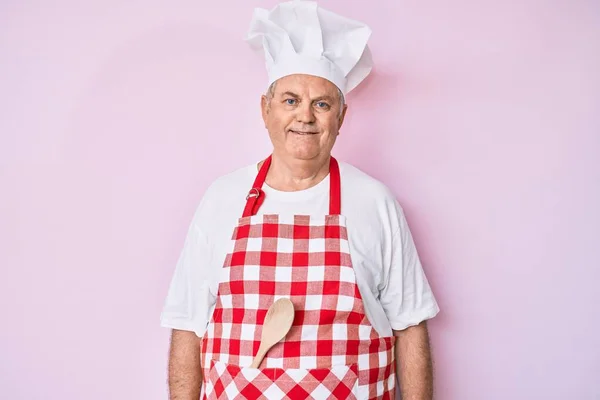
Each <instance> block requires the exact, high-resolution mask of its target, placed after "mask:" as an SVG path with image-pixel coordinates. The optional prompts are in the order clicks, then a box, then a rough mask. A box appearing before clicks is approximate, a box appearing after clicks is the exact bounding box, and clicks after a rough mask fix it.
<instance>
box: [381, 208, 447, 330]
mask: <svg viewBox="0 0 600 400" xmlns="http://www.w3.org/2000/svg"><path fill="white" fill-rule="evenodd" d="M398 223H399V226H398V228H397V230H396V232H395V233H394V236H393V238H392V247H391V252H392V254H391V257H390V265H389V266H388V267H389V269H388V270H387V271H386V275H387V276H386V278H385V284H384V286H383V288H382V289H381V290H380V293H379V296H380V302H381V305H382V307H383V309H384V311H385V313H386V316H387V318H388V320H389V321H390V325H391V327H392V329H394V330H403V329H406V328H408V327H410V326H413V325H418V324H419V323H421V322H423V321H425V320H427V319H430V318H433V317H434V316H435V315H437V313H438V312H439V307H438V304H437V302H436V299H435V297H434V294H433V292H432V290H431V287H430V286H429V282H428V280H427V277H426V276H425V272H424V271H423V267H422V265H421V261H420V259H419V255H418V253H417V249H416V247H415V243H414V240H413V237H412V234H411V232H410V229H409V227H408V223H407V221H406V218H405V216H404V213H403V211H402V209H399V210H398Z"/></svg>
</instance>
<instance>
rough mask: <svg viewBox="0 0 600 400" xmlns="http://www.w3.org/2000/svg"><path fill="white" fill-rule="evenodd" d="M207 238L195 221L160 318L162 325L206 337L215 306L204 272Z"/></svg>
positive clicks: (186, 239)
mask: <svg viewBox="0 0 600 400" xmlns="http://www.w3.org/2000/svg"><path fill="white" fill-rule="evenodd" d="M209 250H210V249H209V246H208V241H207V239H206V236H205V235H204V234H203V233H202V231H201V230H200V228H199V227H198V226H197V224H196V223H195V222H192V223H191V225H190V227H189V229H188V232H187V236H186V238H185V242H184V245H183V249H182V250H181V253H180V255H179V259H178V260H177V264H176V266H175V271H174V273H173V276H172V278H171V283H170V285H169V290H168V293H167V297H166V300H165V304H164V307H163V310H162V313H161V316H160V322H161V326H163V327H165V328H172V329H179V330H185V331H193V332H196V334H197V335H198V336H202V335H203V334H204V331H205V329H206V325H207V319H208V317H207V314H208V309H209V308H210V306H211V304H212V303H214V299H212V297H213V296H212V294H211V292H210V290H209V283H208V280H207V279H206V277H205V276H203V273H202V271H203V270H205V269H206V266H207V265H208V260H209V257H210V254H209Z"/></svg>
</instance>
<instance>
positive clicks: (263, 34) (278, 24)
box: [246, 0, 373, 94]
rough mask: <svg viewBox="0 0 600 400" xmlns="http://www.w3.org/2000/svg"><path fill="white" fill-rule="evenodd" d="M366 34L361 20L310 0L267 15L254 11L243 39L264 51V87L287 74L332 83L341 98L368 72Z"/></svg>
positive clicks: (288, 4)
mask: <svg viewBox="0 0 600 400" xmlns="http://www.w3.org/2000/svg"><path fill="white" fill-rule="evenodd" d="M370 36H371V29H370V28H369V27H368V26H367V25H365V24H364V23H362V22H359V21H355V20H352V19H349V18H345V17H342V16H340V15H337V14H335V13H333V12H331V11H328V10H325V9H323V8H321V7H319V6H318V5H317V3H316V2H314V1H300V0H293V1H288V2H285V3H281V4H279V5H277V6H276V7H275V8H273V9H272V10H271V11H269V10H265V9H263V8H257V9H255V10H254V15H253V18H252V22H251V24H250V30H249V32H248V34H247V36H246V41H247V42H248V43H249V44H250V46H251V47H252V49H254V50H256V51H258V52H260V53H263V52H264V56H265V59H266V66H267V73H268V76H269V85H271V84H272V83H273V82H275V81H276V80H277V79H279V78H282V77H284V76H287V75H291V74H307V75H315V76H319V77H322V78H325V79H327V80H329V81H331V82H332V83H333V84H335V85H336V86H337V87H338V88H339V89H340V90H341V91H342V93H343V94H346V93H348V92H350V91H351V90H352V89H354V88H355V87H356V86H357V85H358V84H359V83H360V82H362V80H363V79H365V78H366V77H367V75H369V73H370V72H371V69H372V65H373V61H372V58H371V52H370V51H369V47H368V46H367V41H368V40H369V37H370Z"/></svg>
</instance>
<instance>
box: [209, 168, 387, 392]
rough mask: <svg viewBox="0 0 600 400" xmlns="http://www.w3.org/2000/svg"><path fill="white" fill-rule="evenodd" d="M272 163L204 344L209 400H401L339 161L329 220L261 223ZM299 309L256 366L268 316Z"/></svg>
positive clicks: (253, 195) (255, 193) (238, 238)
mask: <svg viewBox="0 0 600 400" xmlns="http://www.w3.org/2000/svg"><path fill="white" fill-rule="evenodd" d="M270 163H271V157H269V158H267V160H266V161H265V162H264V163H263V166H262V168H261V169H260V171H259V173H258V176H257V178H256V181H255V183H254V186H253V188H252V190H251V191H250V194H249V195H248V199H247V200H248V201H247V204H246V209H245V210H244V214H243V216H242V218H240V220H239V224H238V226H237V227H236V228H235V229H234V232H233V237H232V248H231V251H230V252H229V254H228V255H227V257H226V260H225V264H224V267H223V269H222V271H221V272H222V275H221V280H220V283H219V288H218V295H217V301H216V305H215V309H214V313H213V316H212V318H211V320H210V323H209V325H208V327H207V330H206V333H205V335H204V336H203V338H202V341H201V359H202V368H203V375H204V385H203V397H202V398H203V399H249V400H254V399H290V400H297V399H317V400H320V399H361V400H362V399H365V400H366V399H394V389H395V371H394V356H393V345H394V340H393V337H382V336H379V335H378V333H377V332H376V331H375V329H373V327H372V326H371V324H370V322H369V320H368V319H367V317H366V315H365V310H364V305H363V302H362V299H361V295H360V292H359V290H358V286H357V284H356V276H355V274H354V270H353V269H352V263H351V260H350V254H349V250H350V249H349V244H348V233H347V230H346V225H345V218H344V217H343V216H342V215H341V214H340V207H341V205H340V203H341V194H340V193H341V192H340V173H339V166H338V163H337V161H336V160H335V159H334V158H331V163H330V184H331V189H330V191H331V193H330V210H329V211H330V212H329V215H325V216H316V217H315V216H307V215H291V216H286V215H256V212H257V210H258V207H260V204H261V203H262V200H263V199H264V193H263V192H262V190H261V188H262V185H263V183H264V181H265V178H266V175H267V171H268V169H269V166H270ZM281 297H287V298H289V299H290V300H291V301H292V303H293V304H294V309H295V315H294V321H293V324H292V328H291V330H290V331H289V333H288V334H287V335H286V337H285V338H284V339H283V340H282V341H281V342H279V343H277V344H276V345H275V346H274V347H272V348H271V349H270V350H269V351H268V352H267V354H266V357H265V358H264V360H263V362H262V364H261V367H260V368H258V369H254V368H250V365H251V363H252V360H253V358H254V356H255V355H256V353H257V351H258V348H259V345H260V338H261V332H262V324H263V321H264V319H265V315H266V313H267V310H268V308H269V306H271V304H273V302H274V301H275V300H277V299H279V298H281Z"/></svg>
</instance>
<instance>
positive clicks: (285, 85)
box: [274, 74, 340, 99]
mask: <svg viewBox="0 0 600 400" xmlns="http://www.w3.org/2000/svg"><path fill="white" fill-rule="evenodd" d="M284 93H294V94H296V95H297V96H300V97H310V98H315V97H323V96H328V97H332V98H334V99H336V98H338V97H339V93H340V92H339V89H338V88H337V86H335V85H334V84H333V83H331V82H330V81H328V80H327V79H324V78H321V77H318V76H313V75H304V74H294V75H288V76H284V77H283V78H280V79H278V80H277V81H275V90H274V94H275V95H282V94H284Z"/></svg>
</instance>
